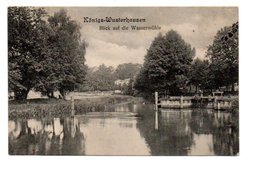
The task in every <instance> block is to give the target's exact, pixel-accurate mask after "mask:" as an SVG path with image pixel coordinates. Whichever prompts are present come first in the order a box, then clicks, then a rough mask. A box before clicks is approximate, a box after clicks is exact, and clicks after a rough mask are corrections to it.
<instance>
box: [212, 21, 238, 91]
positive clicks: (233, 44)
mask: <svg viewBox="0 0 260 183" xmlns="http://www.w3.org/2000/svg"><path fill="white" fill-rule="evenodd" d="M207 57H208V58H209V60H210V62H211V65H210V69H211V72H212V73H213V75H214V82H215V84H216V87H221V86H229V85H233V86H234V83H236V82H238V22H236V23H234V24H233V25H232V26H229V27H224V28H222V29H221V30H219V31H218V32H217V34H216V36H215V38H214V41H213V44H212V45H210V46H209V48H208V50H207ZM232 88H233V89H234V87H232Z"/></svg>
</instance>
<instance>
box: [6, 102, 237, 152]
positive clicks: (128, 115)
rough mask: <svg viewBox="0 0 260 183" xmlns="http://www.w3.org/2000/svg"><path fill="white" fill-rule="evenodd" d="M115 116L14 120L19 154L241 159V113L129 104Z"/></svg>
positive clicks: (12, 140)
mask: <svg viewBox="0 0 260 183" xmlns="http://www.w3.org/2000/svg"><path fill="white" fill-rule="evenodd" d="M113 111H114V112H93V113H89V114H87V115H82V116H75V117H73V118H71V117H64V116H60V117H56V118H41V119H16V120H12V119H10V120H9V153H10V154H16V155H18V154H19V155H180V156H182V155H184V156H186V155H237V154H238V152H239V130H238V114H232V113H227V112H218V111H214V110H208V109H185V110H159V112H158V113H156V112H155V111H154V107H153V106H152V105H148V104H141V103H140V104H134V103H130V104H124V105H118V106H116V107H115V108H114V109H113Z"/></svg>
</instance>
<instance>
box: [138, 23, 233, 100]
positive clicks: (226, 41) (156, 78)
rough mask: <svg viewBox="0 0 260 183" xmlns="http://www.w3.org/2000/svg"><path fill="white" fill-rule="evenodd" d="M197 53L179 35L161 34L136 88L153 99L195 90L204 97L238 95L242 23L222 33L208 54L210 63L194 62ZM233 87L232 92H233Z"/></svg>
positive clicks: (146, 58)
mask: <svg viewBox="0 0 260 183" xmlns="http://www.w3.org/2000/svg"><path fill="white" fill-rule="evenodd" d="M194 55H195V49H193V48H192V47H191V45H190V44H188V43H186V42H185V41H184V40H183V39H182V37H181V36H180V35H179V34H178V33H177V32H175V31H173V30H170V31H169V32H167V33H166V34H165V35H162V34H159V35H158V36H157V37H156V38H155V39H154V40H153V42H152V44H151V45H150V48H149V49H148V50H147V54H146V55H145V62H144V64H143V67H142V68H141V70H140V72H139V74H138V76H137V77H136V80H135V82H134V88H135V89H136V90H138V91H139V92H140V93H141V94H142V95H143V96H145V97H147V98H149V97H150V98H151V96H152V94H153V93H154V92H155V91H158V92H159V93H161V94H164V95H174V96H176V95H187V94H190V93H191V88H195V92H193V94H194V93H197V92H198V91H201V92H204V93H211V92H212V91H216V90H220V89H222V88H223V87H224V88H225V91H226V93H227V91H229V92H230V94H234V93H235V92H234V86H235V84H238V22H236V23H234V24H233V25H231V26H229V27H224V28H222V29H220V30H219V31H218V32H217V34H216V36H215V38H214V41H213V43H212V45H209V47H208V50H207V57H206V60H200V59H198V58H196V59H194V60H193V57H194ZM230 86H231V90H230V89H229V88H230Z"/></svg>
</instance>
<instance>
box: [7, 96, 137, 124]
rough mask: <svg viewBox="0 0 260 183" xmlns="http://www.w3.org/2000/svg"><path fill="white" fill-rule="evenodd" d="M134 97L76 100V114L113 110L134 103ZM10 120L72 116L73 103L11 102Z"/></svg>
mask: <svg viewBox="0 0 260 183" xmlns="http://www.w3.org/2000/svg"><path fill="white" fill-rule="evenodd" d="M132 101H133V97H131V96H124V95H120V96H119V95H112V96H108V97H97V98H89V99H84V100H75V114H86V113H87V112H101V111H102V112H103V111H110V110H113V107H114V106H115V105H116V104H121V103H125V102H132ZM8 107H9V119H16V118H30V117H42V116H45V117H47V116H50V117H55V116H56V117H59V116H61V115H62V116H66V115H67V116H70V115H71V101H67V100H57V99H36V100H24V101H10V102H9V106H8Z"/></svg>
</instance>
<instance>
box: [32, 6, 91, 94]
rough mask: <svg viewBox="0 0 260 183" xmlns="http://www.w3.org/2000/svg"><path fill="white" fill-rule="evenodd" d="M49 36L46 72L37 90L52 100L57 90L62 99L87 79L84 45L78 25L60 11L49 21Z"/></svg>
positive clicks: (64, 12)
mask: <svg viewBox="0 0 260 183" xmlns="http://www.w3.org/2000/svg"><path fill="white" fill-rule="evenodd" d="M48 22H49V27H50V32H49V35H48V40H47V44H46V45H47V49H46V52H45V64H44V65H45V68H44V69H45V72H44V73H42V75H41V76H42V77H41V82H40V83H38V85H37V86H36V89H37V90H38V91H41V92H42V93H43V94H46V95H48V96H53V92H54V91H56V90H58V91H60V93H61V94H62V96H63V97H65V95H66V93H67V92H69V91H73V90H74V89H75V87H76V86H77V85H80V84H82V83H83V81H84V78H85V75H86V69H87V68H86V66H85V65H84V63H85V53H86V47H87V44H86V42H85V41H84V40H82V39H81V33H80V26H79V24H78V23H77V22H76V21H74V20H71V19H70V17H69V16H68V15H67V12H66V11H65V10H63V9H61V10H60V11H59V12H56V13H54V15H53V16H50V17H49V18H48Z"/></svg>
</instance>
